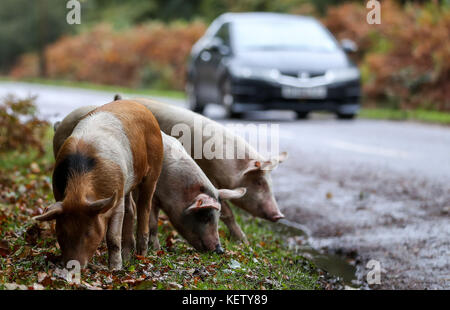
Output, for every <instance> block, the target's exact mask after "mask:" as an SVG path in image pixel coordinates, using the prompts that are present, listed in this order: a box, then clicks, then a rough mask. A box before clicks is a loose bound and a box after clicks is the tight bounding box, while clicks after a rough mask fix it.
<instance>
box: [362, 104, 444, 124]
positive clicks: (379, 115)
mask: <svg viewBox="0 0 450 310" xmlns="http://www.w3.org/2000/svg"><path fill="white" fill-rule="evenodd" d="M359 116H360V117H362V118H370V119H387V120H396V121H406V120H412V121H420V122H425V123H434V124H441V125H450V113H446V112H439V111H427V110H408V111H405V110H394V109H381V108H363V109H362V110H361V112H360V113H359Z"/></svg>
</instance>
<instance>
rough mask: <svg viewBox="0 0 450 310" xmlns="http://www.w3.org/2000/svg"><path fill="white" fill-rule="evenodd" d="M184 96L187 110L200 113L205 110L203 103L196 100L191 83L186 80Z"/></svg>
mask: <svg viewBox="0 0 450 310" xmlns="http://www.w3.org/2000/svg"><path fill="white" fill-rule="evenodd" d="M186 96H187V104H188V108H189V110H191V111H194V112H197V113H200V114H202V113H203V111H204V110H205V105H204V104H203V103H201V102H200V101H199V100H198V96H197V92H196V91H195V86H194V84H193V83H189V82H188V83H187V84H186Z"/></svg>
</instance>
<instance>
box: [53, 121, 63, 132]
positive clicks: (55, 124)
mask: <svg viewBox="0 0 450 310" xmlns="http://www.w3.org/2000/svg"><path fill="white" fill-rule="evenodd" d="M59 125H61V122H60V121H58V122H56V123H54V124H53V131H56V129H58V127H59Z"/></svg>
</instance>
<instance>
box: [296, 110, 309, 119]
mask: <svg viewBox="0 0 450 310" xmlns="http://www.w3.org/2000/svg"><path fill="white" fill-rule="evenodd" d="M308 115H309V112H297V119H307V118H308Z"/></svg>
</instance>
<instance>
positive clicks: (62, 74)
mask: <svg viewBox="0 0 450 310" xmlns="http://www.w3.org/2000/svg"><path fill="white" fill-rule="evenodd" d="M381 2H382V5H381V14H382V23H381V24H380V25H369V24H368V23H367V22H366V15H367V13H368V11H369V10H368V9H367V8H366V7H365V6H366V1H336V0H320V1H310V0H280V1H270V0H245V1H237V0H236V1H234V0H194V1H181V0H167V1H166V0H161V1H160V0H152V1H150V0H149V1H140V0H131V1H126V2H125V1H119V0H110V1H105V0H81V1H80V3H81V8H82V14H81V16H82V22H81V25H68V24H67V22H66V19H65V18H63V17H64V16H65V15H66V14H67V11H68V10H67V9H66V7H65V6H66V1H60V0H38V1H32V2H30V1H27V0H3V1H2V2H1V3H0V72H1V75H2V76H3V77H7V78H14V79H28V80H29V79H51V80H64V81H82V82H89V83H94V84H107V85H116V86H126V87H132V88H142V89H162V90H178V91H181V90H184V86H185V79H186V66H187V60H188V57H189V53H190V51H191V48H192V45H193V44H194V43H195V42H196V41H197V40H198V39H199V38H200V37H201V36H202V35H203V34H204V32H205V30H206V28H207V26H208V25H209V24H210V22H211V21H213V20H214V18H216V17H217V16H219V15H220V14H222V13H225V12H247V11H261V12H263V11H269V12H282V13H292V14H301V15H311V16H315V17H317V18H318V19H319V20H320V21H321V22H322V23H323V24H324V25H325V26H326V27H328V29H329V30H330V31H331V32H332V33H333V34H334V35H335V37H336V38H337V39H338V40H340V39H344V38H348V39H351V40H353V41H355V42H356V43H357V46H358V51H357V52H356V53H353V54H351V55H350V57H351V58H352V59H353V60H354V61H355V62H356V63H357V64H358V66H359V68H360V69H361V79H362V83H363V96H364V97H363V104H364V106H365V107H379V108H389V109H393V110H397V111H402V110H403V111H404V110H426V111H447V112H449V111H450V61H449V59H450V41H449V37H450V11H449V5H450V4H449V3H450V2H449V1H448V0H444V1H437V0H434V1H395V0H386V1H381ZM24 8H26V9H24ZM378 113H381V112H380V111H378ZM385 113H386V111H385Z"/></svg>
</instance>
